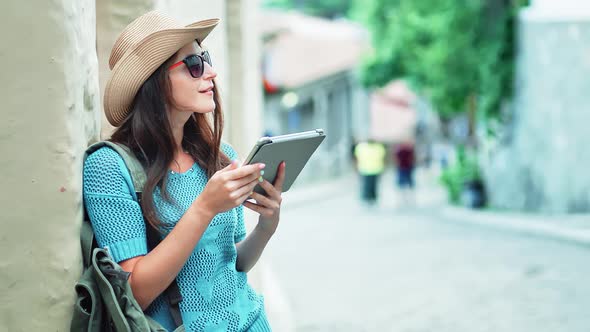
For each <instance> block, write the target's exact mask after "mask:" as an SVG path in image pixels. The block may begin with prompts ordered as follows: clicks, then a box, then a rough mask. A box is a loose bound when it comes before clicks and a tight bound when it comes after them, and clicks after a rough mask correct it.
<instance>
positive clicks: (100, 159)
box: [84, 146, 123, 168]
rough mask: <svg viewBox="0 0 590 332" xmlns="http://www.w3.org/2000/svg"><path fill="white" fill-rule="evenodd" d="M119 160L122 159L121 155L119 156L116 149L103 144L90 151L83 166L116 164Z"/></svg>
mask: <svg viewBox="0 0 590 332" xmlns="http://www.w3.org/2000/svg"><path fill="white" fill-rule="evenodd" d="M121 161H123V157H121V156H120V155H119V154H118V153H117V151H115V150H113V149H111V148H109V147H108V146H103V147H101V148H98V149H97V150H96V151H94V152H92V153H91V154H90V155H89V156H88V158H86V160H85V162H84V167H85V168H86V167H96V166H99V167H100V166H108V165H112V164H118V163H119V162H121Z"/></svg>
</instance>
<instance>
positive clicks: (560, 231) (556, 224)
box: [440, 206, 590, 247]
mask: <svg viewBox="0 0 590 332" xmlns="http://www.w3.org/2000/svg"><path fill="white" fill-rule="evenodd" d="M440 216H441V217H443V218H444V219H445V220H446V221H450V222H457V223H464V224H472V225H477V226H482V227H490V228H497V229H501V230H505V231H511V232H514V233H521V234H526V235H532V236H537V237H543V238H549V239H553V240H558V241H562V242H568V243H572V244H576V245H581V246H586V247H590V214H576V215H553V216H547V215H544V216H543V215H535V214H526V213H516V212H493V211H474V210H469V209H467V208H461V207H455V206H445V207H443V208H441V211H440Z"/></svg>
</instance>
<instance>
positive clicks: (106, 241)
mask: <svg viewBox="0 0 590 332" xmlns="http://www.w3.org/2000/svg"><path fill="white" fill-rule="evenodd" d="M83 195H84V205H85V207H86V211H87V213H88V216H89V218H90V221H91V223H92V228H93V229H94V234H95V237H96V240H97V242H98V245H99V246H100V247H103V248H108V249H109V252H110V253H111V255H112V256H113V258H114V260H115V261H116V262H121V261H124V260H126V259H129V258H133V257H136V256H140V255H145V254H147V241H146V231H145V222H144V220H143V215H142V213H141V207H140V206H139V203H138V202H137V201H136V200H135V190H134V189H133V182H132V180H131V176H130V174H129V171H128V170H127V167H126V166H125V163H124V161H123V159H122V158H121V156H119V154H118V153H117V152H115V151H114V150H112V149H110V148H108V147H103V148H100V149H99V150H97V151H96V152H94V153H93V154H92V155H90V156H89V157H88V158H87V159H86V161H85V162H84V171H83Z"/></svg>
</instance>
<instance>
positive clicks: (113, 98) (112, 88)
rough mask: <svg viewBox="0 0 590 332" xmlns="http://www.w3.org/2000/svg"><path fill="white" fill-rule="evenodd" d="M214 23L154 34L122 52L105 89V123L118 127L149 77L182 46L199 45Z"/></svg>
mask: <svg viewBox="0 0 590 332" xmlns="http://www.w3.org/2000/svg"><path fill="white" fill-rule="evenodd" d="M218 23H219V19H209V20H204V21H199V22H196V23H192V24H190V25H187V26H186V27H184V28H178V29H166V30H161V31H157V32H154V33H153V34H151V35H149V36H147V37H146V38H144V39H143V40H142V41H140V42H139V43H138V45H137V46H135V47H134V48H132V49H130V50H129V51H128V52H126V53H125V54H124V55H123V56H122V57H121V59H120V60H119V61H117V64H116V65H115V66H114V67H113V71H112V73H111V76H110V78H109V80H108V82H107V85H106V87H105V92H104V112H105V115H106V117H107V120H108V121H109V123H110V124H111V125H113V126H115V127H119V126H120V125H121V123H123V121H124V120H125V118H126V117H127V116H128V115H129V112H130V110H131V104H132V103H133V99H134V98H135V95H136V94H137V91H139V88H140V87H141V85H142V84H143V83H144V82H145V81H146V80H147V79H148V78H149V77H150V75H152V74H153V73H154V71H156V69H158V67H159V66H160V65H162V63H164V61H166V60H167V59H168V58H170V57H171V56H172V55H174V53H176V52H177V51H178V50H179V49H181V48H182V47H183V46H184V45H186V44H188V43H190V42H191V41H193V40H198V41H199V42H202V41H203V40H204V39H205V38H206V37H207V36H208V35H209V33H210V32H211V31H212V30H213V28H215V26H217V24H218Z"/></svg>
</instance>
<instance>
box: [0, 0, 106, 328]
mask: <svg viewBox="0 0 590 332" xmlns="http://www.w3.org/2000/svg"><path fill="white" fill-rule="evenodd" d="M0 11H1V12H2V13H4V14H5V15H2V27H3V28H2V29H0V39H1V40H2V41H3V46H2V50H1V51H0V61H1V62H2V63H3V66H2V75H1V76H0V91H1V92H0V94H1V95H0V96H1V99H2V103H3V107H2V113H1V115H0V117H1V118H2V119H1V120H0V152H1V153H2V158H0V169H1V170H2V171H1V172H0V183H2V186H3V190H1V191H0V210H1V211H2V232H1V233H0V238H1V241H0V243H1V244H0V245H1V250H0V252H1V253H0V299H2V300H1V301H0V331H68V330H69V320H70V314H71V311H72V304H73V301H74V288H73V286H74V284H75V282H76V280H77V278H78V276H79V273H80V265H81V264H80V261H81V258H80V245H79V235H78V234H79V227H80V222H81V219H82V216H81V165H82V153H83V151H84V149H85V147H86V145H87V144H88V143H89V142H90V141H93V140H96V139H97V138H98V132H99V126H100V118H99V114H100V113H98V112H97V109H98V107H99V106H98V105H99V89H98V80H96V77H97V75H98V66H97V58H96V44H95V42H96V38H95V32H96V30H95V2H94V0H30V1H3V2H2V3H1V4H0Z"/></svg>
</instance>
